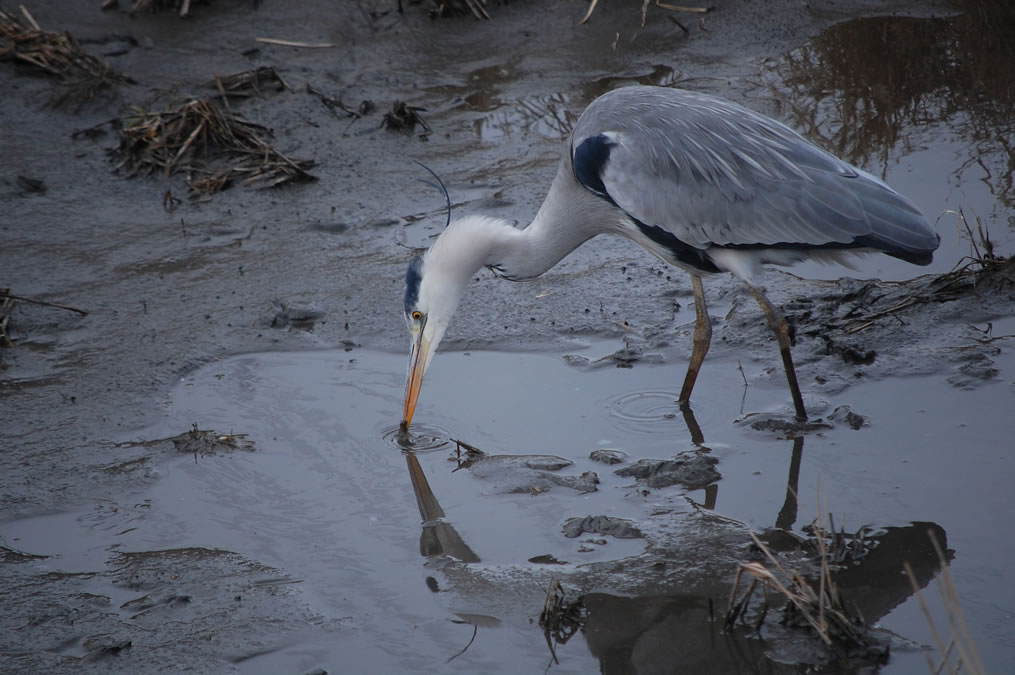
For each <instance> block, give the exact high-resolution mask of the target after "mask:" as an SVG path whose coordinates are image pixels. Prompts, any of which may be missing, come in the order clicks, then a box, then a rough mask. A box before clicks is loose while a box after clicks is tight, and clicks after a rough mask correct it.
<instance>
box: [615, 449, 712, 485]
mask: <svg viewBox="0 0 1015 675" xmlns="http://www.w3.org/2000/svg"><path fill="white" fill-rule="evenodd" d="M718 463H719V460H717V459H716V458H715V457H712V456H711V455H706V454H704V453H701V452H695V451H688V452H683V453H681V454H680V455H678V456H677V458H676V459H641V460H638V461H637V462H635V463H634V464H632V465H631V466H627V467H624V468H623V469H617V470H616V471H614V473H615V474H617V475H618V476H625V477H631V478H635V479H636V480H638V482H640V483H644V484H645V485H646V486H647V487H653V488H660V487H668V486H670V485H677V484H680V485H684V486H686V487H701V486H703V485H709V484H711V483H714V482H716V481H717V480H719V479H720V478H722V474H720V473H719V471H718V470H717V469H716V468H715V465H716V464H718Z"/></svg>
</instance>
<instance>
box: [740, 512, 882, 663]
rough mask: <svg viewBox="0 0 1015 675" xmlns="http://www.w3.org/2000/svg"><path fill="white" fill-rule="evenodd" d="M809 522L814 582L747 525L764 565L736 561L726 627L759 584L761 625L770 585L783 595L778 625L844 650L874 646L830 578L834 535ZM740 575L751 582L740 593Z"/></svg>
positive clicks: (746, 603) (759, 623)
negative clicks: (815, 571)
mask: <svg viewBox="0 0 1015 675" xmlns="http://www.w3.org/2000/svg"><path fill="white" fill-rule="evenodd" d="M812 527H813V541H814V543H815V546H816V547H817V555H818V560H819V564H820V572H819V574H818V578H817V580H816V582H810V581H808V580H807V579H804V577H803V575H801V574H800V572H799V571H797V570H795V569H787V568H786V567H785V566H784V565H783V564H782V563H781V562H780V561H779V559H778V558H777V557H776V556H775V554H774V553H772V551H771V549H769V547H768V546H767V545H766V544H765V543H764V542H763V541H762V540H761V539H760V538H759V537H758V536H757V535H756V534H755V533H754V532H753V531H750V530H748V534H749V535H750V537H751V539H752V540H753V541H754V544H755V545H756V546H757V547H758V549H759V550H760V551H761V552H762V553H763V554H764V556H765V559H766V560H767V562H768V566H766V565H764V564H762V563H760V562H747V563H741V564H740V567H739V568H738V570H737V575H736V578H735V580H734V583H733V588H732V589H731V591H730V599H729V604H728V605H727V609H726V613H725V616H724V620H725V623H726V626H727V627H729V626H732V625H733V624H734V623H735V622H736V621H737V620H738V619H739V618H741V617H742V616H743V615H744V613H745V612H746V610H747V607H748V605H749V603H750V600H751V597H752V595H753V594H754V592H755V591H756V590H757V588H758V586H761V587H762V591H763V592H764V594H765V595H764V606H763V609H762V613H761V616H760V618H759V619H758V621H757V625H756V628H760V626H761V624H762V622H764V620H765V617H766V615H767V613H768V592H769V589H771V590H773V591H775V592H776V593H778V594H779V595H781V596H782V597H783V598H784V599H785V600H786V604H785V605H783V610H782V619H781V622H782V623H783V625H786V626H789V627H804V628H809V629H810V630H811V631H812V632H813V633H814V634H815V635H816V636H817V637H818V638H819V639H820V640H821V641H822V642H823V643H824V644H825V645H826V646H828V647H835V648H839V649H842V650H843V651H846V652H854V651H858V650H859V651H863V652H870V651H872V650H875V651H876V649H877V641H876V640H874V639H872V638H871V636H870V635H869V632H868V626H867V624H866V622H865V621H864V619H863V617H862V616H859V615H858V614H857V613H856V612H855V611H853V610H851V609H850V608H849V607H847V605H846V603H845V601H844V600H843V598H842V594H841V593H840V592H839V588H838V586H837V585H836V583H835V581H834V579H833V577H832V566H833V563H832V562H830V561H831V560H832V557H833V552H832V551H831V550H830V549H829V545H828V541H832V542H833V545H834V542H835V541H836V540H837V538H836V536H835V535H834V534H830V533H829V531H827V530H825V528H824V527H823V526H822V525H821V524H820V523H819V522H817V521H816V522H815V523H814V525H813V526H812ZM745 576H747V577H750V578H751V583H750V585H749V586H748V587H747V589H746V590H745V591H744V592H743V593H740V586H741V582H742V580H743V578H744V577H745Z"/></svg>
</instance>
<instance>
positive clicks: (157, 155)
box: [110, 98, 317, 194]
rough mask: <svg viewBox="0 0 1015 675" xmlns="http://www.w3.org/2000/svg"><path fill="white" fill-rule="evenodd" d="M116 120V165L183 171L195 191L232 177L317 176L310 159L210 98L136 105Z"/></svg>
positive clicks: (272, 182)
mask: <svg viewBox="0 0 1015 675" xmlns="http://www.w3.org/2000/svg"><path fill="white" fill-rule="evenodd" d="M120 125H121V128H120V145H119V146H118V147H116V148H113V149H112V150H110V153H111V154H112V155H113V156H114V157H115V158H117V159H119V162H118V163H117V164H116V167H115V168H116V169H120V168H124V167H126V169H127V171H128V175H129V176H131V177H133V176H137V175H149V174H151V173H152V172H154V171H161V172H163V173H164V174H165V175H166V176H169V175H172V174H174V173H177V172H179V171H184V172H186V173H187V174H188V180H187V182H188V186H189V187H190V189H191V190H192V191H193V192H194V193H197V194H213V193H215V192H219V191H220V190H224V189H226V188H227V187H229V186H230V185H231V184H232V183H233V181H234V180H236V179H242V181H243V184H244V185H252V184H257V185H258V187H265V188H267V187H274V186H276V185H281V184H283V183H287V182H290V181H295V180H299V181H310V180H317V178H316V177H315V176H313V175H311V174H310V173H308V169H310V168H311V167H313V166H314V161H313V160H294V159H290V158H289V157H287V156H285V155H283V154H282V153H280V152H279V151H278V150H276V149H275V148H273V147H272V146H270V145H269V144H268V143H267V142H265V141H264V140H263V138H262V135H268V136H270V135H271V132H270V131H269V130H268V129H267V128H266V127H263V126H261V125H260V124H255V123H254V122H248V121H247V120H244V119H243V118H241V117H240V116H238V115H237V114H235V113H233V112H231V111H228V110H225V109H223V108H222V107H221V106H220V105H219V104H218V103H216V102H215V101H213V100H211V99H206V98H204V99H191V100H189V101H187V102H185V103H183V104H181V105H178V106H175V107H171V108H168V109H166V110H163V111H160V112H155V111H145V110H140V109H135V111H134V114H133V115H130V116H128V117H126V118H124V119H122V120H120ZM216 159H221V160H222V161H220V162H216V161H215V160H216ZM223 163H224V164H225V165H224V166H223V165H222V164H223Z"/></svg>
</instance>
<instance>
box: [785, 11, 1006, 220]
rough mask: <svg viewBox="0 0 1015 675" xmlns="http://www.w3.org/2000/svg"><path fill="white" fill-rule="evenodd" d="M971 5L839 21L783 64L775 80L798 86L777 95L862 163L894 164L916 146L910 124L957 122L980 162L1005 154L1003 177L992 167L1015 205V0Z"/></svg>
mask: <svg viewBox="0 0 1015 675" xmlns="http://www.w3.org/2000/svg"><path fill="white" fill-rule="evenodd" d="M961 4H962V5H963V6H964V8H965V10H966V11H965V12H964V13H963V14H961V15H959V16H954V17H948V18H936V19H916V18H910V17H878V18H870V19H857V20H854V21H848V22H846V23H842V24H839V25H837V26H834V27H832V28H830V29H828V30H826V31H825V32H824V33H822V34H821V35H820V36H819V37H817V38H816V39H814V40H813V41H812V42H810V43H809V44H808V45H807V46H805V47H803V48H801V49H799V50H797V51H795V52H792V53H791V54H789V55H788V56H787V57H786V58H785V59H784V60H783V61H782V62H780V63H779V65H777V66H776V67H775V73H776V75H778V76H779V78H780V79H781V80H782V83H781V84H776V85H775V87H776V88H777V89H781V88H782V87H783V86H785V87H788V88H789V92H788V94H787V93H786V92H781V95H780V93H779V92H777V95H778V97H779V99H780V100H781V102H783V103H787V104H789V105H790V110H788V112H789V114H790V115H791V116H792V117H793V118H794V119H793V124H794V126H796V127H798V128H800V129H803V130H804V131H805V132H806V133H807V134H808V135H809V136H811V137H812V138H817V139H818V140H819V141H820V142H821V143H822V145H824V146H825V147H826V148H827V149H828V150H829V151H831V152H833V153H835V154H838V155H839V156H841V157H845V158H846V159H848V160H849V161H851V162H854V163H859V164H867V163H868V162H872V161H875V160H876V161H877V162H878V163H879V164H880V165H881V166H885V165H886V164H887V162H888V158H889V156H890V154H891V152H892V150H893V149H894V148H895V146H896V145H898V144H899V143H902V144H903V145H905V144H906V143H907V140H908V139H907V134H906V129H907V127H920V126H925V125H927V124H928V123H931V122H938V121H948V122H950V123H951V125H952V126H954V127H955V128H956V129H957V130H958V131H959V133H961V134H962V135H963V136H965V137H967V138H969V139H970V140H972V141H973V142H974V143H975V144H976V152H975V154H976V155H977V156H976V157H975V158H973V159H972V160H970V163H977V162H978V163H981V165H982V161H981V158H980V155H983V154H986V153H988V152H989V153H1000V154H1001V155H1002V159H1001V161H1000V165H1001V167H1002V168H1001V170H1000V172H999V173H998V175H991V171H990V170H989V169H988V168H987V167H986V166H984V167H983V168H984V170H985V171H986V172H987V174H988V181H989V182H990V187H991V190H992V192H993V193H994V195H995V196H996V197H997V198H998V199H999V200H1001V201H1002V202H1003V203H1004V204H1005V205H1007V206H1015V194H1013V192H1012V180H1013V172H1015V147H1013V143H1012V140H1011V138H1012V134H1013V131H1015V68H1013V67H1012V64H1013V63H1015V40H1012V39H1011V36H1012V35H1015V7H1013V6H1012V5H1011V3H1010V0H964V2H962V3H961ZM828 119H833V120H835V121H836V125H835V126H834V127H833V128H829V127H830V125H828V124H827V121H828ZM822 120H823V121H824V123H819V122H822ZM963 168H964V167H963ZM960 171H961V169H960Z"/></svg>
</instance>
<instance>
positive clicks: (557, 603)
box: [539, 577, 588, 664]
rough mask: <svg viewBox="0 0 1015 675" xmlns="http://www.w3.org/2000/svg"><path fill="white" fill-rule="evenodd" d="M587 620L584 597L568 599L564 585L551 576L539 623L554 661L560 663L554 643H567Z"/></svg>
mask: <svg viewBox="0 0 1015 675" xmlns="http://www.w3.org/2000/svg"><path fill="white" fill-rule="evenodd" d="M587 620H588V611H587V610H586V609H585V604H584V602H582V598H580V597H579V598H578V599H577V600H568V599H567V595H566V594H565V593H564V587H563V586H561V585H560V582H559V581H557V579H555V578H552V577H551V578H550V585H549V586H548V587H547V589H546V600H544V601H543V609H542V611H541V612H539V625H540V627H542V629H543V636H544V637H545V638H546V646H547V647H549V648H550V656H551V657H553V662H554V663H558V664H559V663H560V661H558V660H557V652H556V650H555V649H554V645H563V644H567V641H568V640H570V639H571V638H572V637H574V635H575V634H576V633H577V632H578V631H580V630H581V629H582V628H583V627H584V625H585V622H586V621H587Z"/></svg>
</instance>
